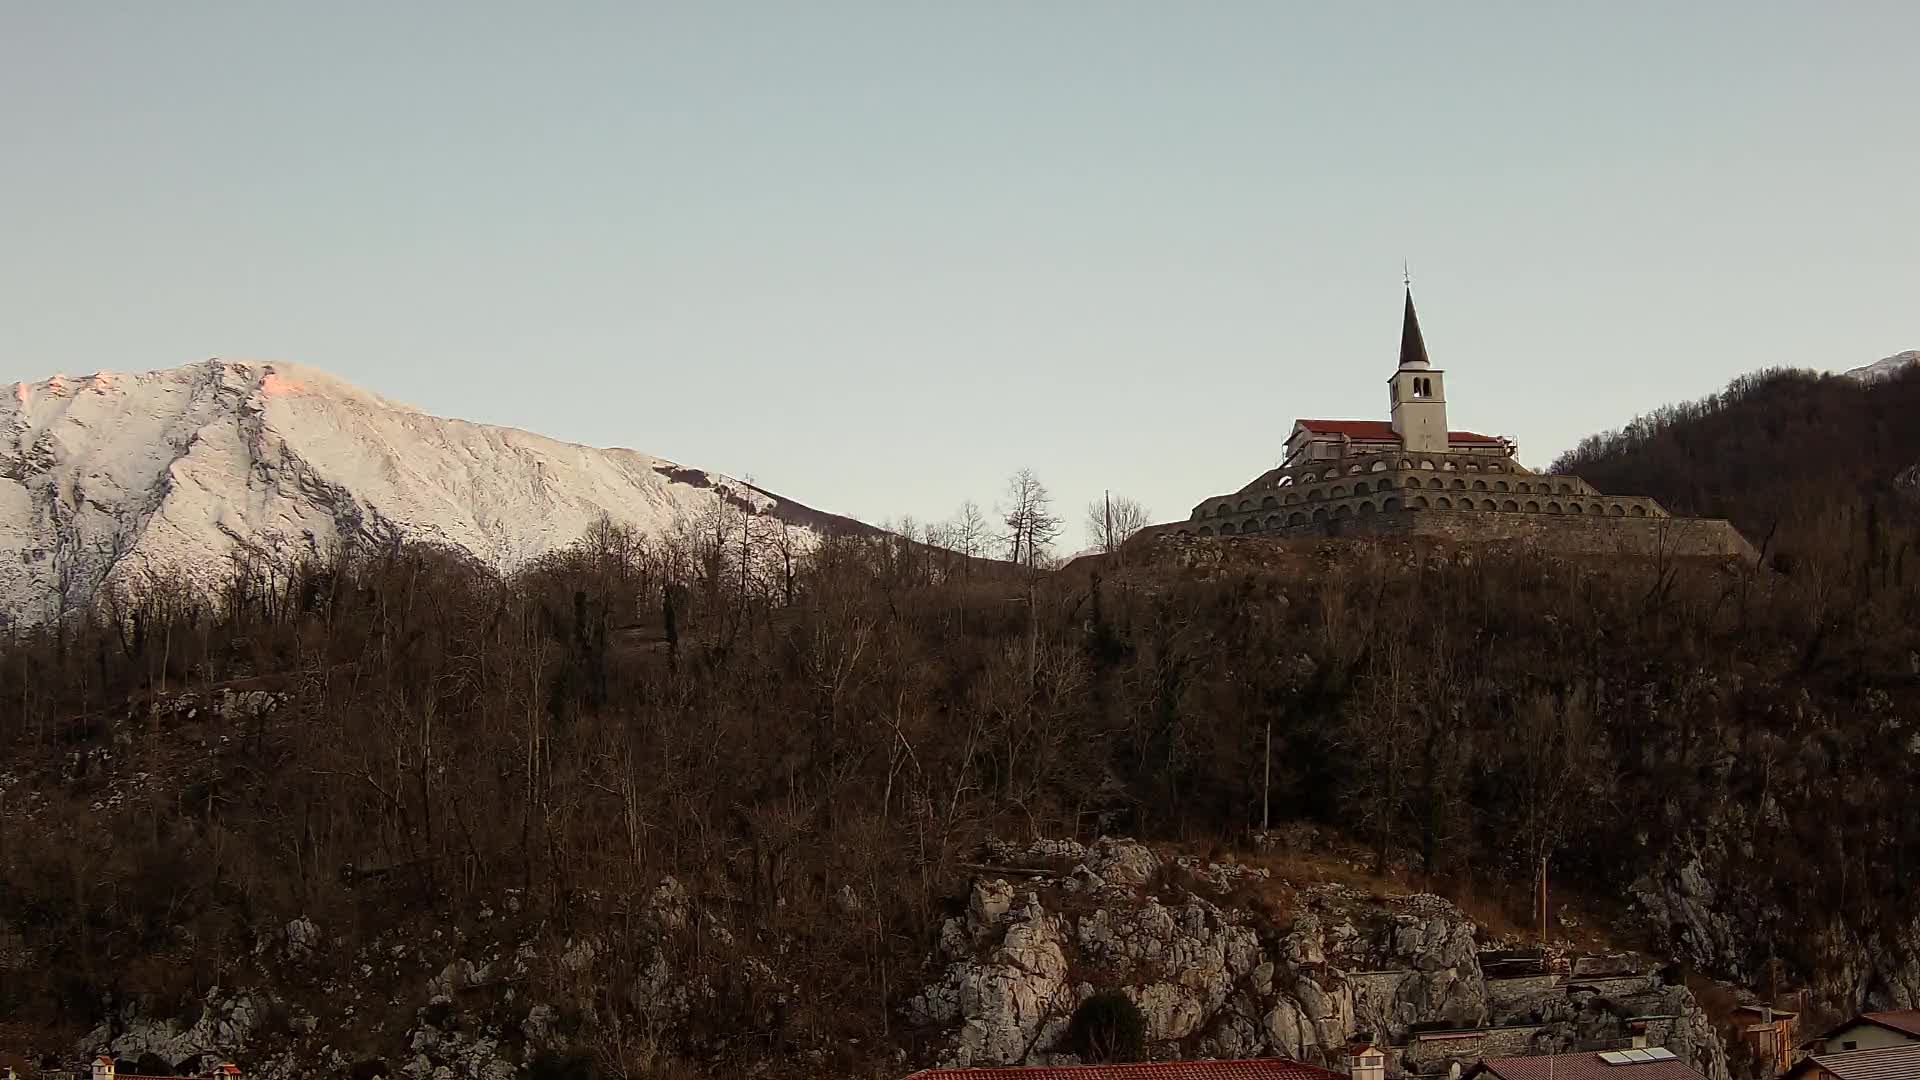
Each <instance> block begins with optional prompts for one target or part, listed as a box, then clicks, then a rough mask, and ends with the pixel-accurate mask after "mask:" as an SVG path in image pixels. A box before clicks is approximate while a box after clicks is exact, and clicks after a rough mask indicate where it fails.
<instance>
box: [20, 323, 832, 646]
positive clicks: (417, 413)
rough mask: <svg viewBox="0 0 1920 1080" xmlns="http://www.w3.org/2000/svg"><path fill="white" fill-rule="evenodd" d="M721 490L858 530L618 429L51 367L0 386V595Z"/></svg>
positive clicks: (803, 520)
mask: <svg viewBox="0 0 1920 1080" xmlns="http://www.w3.org/2000/svg"><path fill="white" fill-rule="evenodd" d="M716 502H722V503H725V504H730V505H731V506H733V507H736V508H739V509H743V510H746V511H748V512H750V513H752V514H755V515H764V516H766V517H768V518H770V519H772V520H774V521H779V522H784V523H785V524H787V525H789V526H797V527H799V528H801V529H803V530H805V531H806V532H807V533H809V534H815V533H819V532H822V531H825V530H829V529H834V528H864V526H861V525H860V524H859V523H857V522H854V521H852V520H851V519H848V518H843V517H839V516H837V515H833V514H828V513H825V512H823V511H819V510H816V509H814V508H812V507H809V506H806V505H804V504H801V503H797V502H794V501H793V500H790V499H787V498H785V497H783V496H779V495H776V494H774V493H772V492H769V491H766V490H764V489H761V488H759V487H756V486H754V485H752V484H749V483H747V482H745V481H742V480H739V479H737V478H735V477H732V476H728V475H726V474H723V473H716V472H710V471H708V470H704V469H700V468H697V467H694V466H689V465H684V464H682V463H680V462H677V461H673V460H671V459H668V458H662V457H657V456H655V455H652V454H647V453H645V452H642V451H639V450H633V449H629V448H625V447H610V448H603V447H591V446H586V445H583V444H579V443H571V442H566V441H564V440H560V439H554V438H551V437H549V436H545V435H540V434H538V433H535V432H530V431H525V430H523V429H519V428H512V427H504V426H499V425H491V424H481V423H476V422H473V421H468V420H463V419H460V418H456V417H441V416H436V415H434V414H431V413H428V412H426V411H424V410H422V409H420V408H418V407H416V406H413V405H410V404H406V403H402V402H398V401H395V400H392V399H389V398H386V397H384V396H382V395H380V394H377V393H374V392H372V391H369V390H365V389H363V388H361V387H359V386H356V385H354V384H352V383H349V382H347V381H345V380H343V379H340V378H338V377H336V376H333V375H331V374H329V373H327V372H325V371H322V370H320V369H318V368H313V367H309V366H306V365H302V364H295V363H287V362H282V361H254V360H229V359H220V358H214V359H210V360H206V361H202V362H199V363H195V364H188V365H183V366H180V367H174V368H162V369H156V370H153V371H146V372H138V373H115V372H96V373H93V374H90V375H86V376H80V377H72V376H65V375H55V376H52V377H50V378H47V379H44V380H41V381H39V382H35V383H26V382H20V383H16V384H15V385H14V386H13V388H12V392H11V393H10V394H7V395H6V396H5V397H3V398H0V611H4V612H5V613H7V614H9V615H11V616H12V617H13V618H15V619H18V620H20V621H25V622H37V621H41V620H44V619H46V618H51V617H57V616H58V615H60V614H62V613H64V612H66V611H70V610H74V609H76V608H78V607H81V606H84V605H85V604H86V603H88V602H90V601H91V600H93V599H94V598H96V597H98V596H100V595H101V594H102V593H103V591H112V590H115V589H121V588H136V589H137V588H138V587H139V586H140V584H141V583H142V582H150V581H153V580H157V579H161V578H165V577H169V576H181V577H184V578H186V579H188V580H190V581H192V582H194V583H195V584H197V585H201V586H207V585H212V584H215V583H216V582H217V581H219V580H221V579H223V578H224V577H226V576H228V575H230V574H231V571H232V564H233V560H234V557H235V556H236V555H243V554H244V555H251V556H256V557H260V558H264V559H268V560H274V559H286V558H293V557H300V556H313V555H323V554H325V553H327V552H329V551H331V550H334V549H336V548H338V547H342V546H353V545H363V544H369V543H372V544H390V543H395V542H403V541H414V542H427V543H434V544H438V545H440V546H444V547H448V548H452V549H455V550H459V551H462V552H465V553H466V554H468V555H470V556H472V557H474V558H476V559H478V560H479V561H481V562H483V563H486V564H489V565H493V566H496V567H501V568H511V567H513V566H517V565H521V564H524V563H525V562H526V561H528V560H529V559H532V558H536V557H538V556H540V555H543V554H545V553H547V552H550V551H553V550H556V549H559V548H562V547H565V546H566V545H567V544H570V543H572V542H573V541H575V540H577V539H578V538H579V537H580V536H581V535H583V534H584V533H585V532H586V531H587V529H588V528H589V527H590V526H591V525H592V524H593V523H594V522H595V521H596V520H598V519H599V518H600V516H601V515H602V514H605V515H606V516H607V517H608V518H609V519H610V520H611V521H613V522H614V523H615V524H619V525H624V526H628V527H631V528H635V529H638V530H641V531H645V532H650V533H666V532H671V531H673V530H674V529H676V528H679V527H682V526H683V525H684V524H685V523H687V522H689V521H691V520H693V519H694V518H695V517H697V516H699V515H700V514H702V513H705V512H707V511H708V510H709V509H710V508H711V507H713V506H714V505H715V504H716Z"/></svg>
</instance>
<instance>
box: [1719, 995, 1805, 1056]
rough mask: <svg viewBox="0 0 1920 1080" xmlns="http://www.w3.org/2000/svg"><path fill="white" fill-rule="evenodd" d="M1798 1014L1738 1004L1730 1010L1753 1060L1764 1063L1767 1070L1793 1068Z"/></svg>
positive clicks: (1766, 1007) (1768, 1007)
mask: <svg viewBox="0 0 1920 1080" xmlns="http://www.w3.org/2000/svg"><path fill="white" fill-rule="evenodd" d="M1799 1019H1800V1014H1799V1013H1795V1012H1789V1011H1787V1010H1786V1009H1776V1008H1774V1007H1773V1006H1771V1005H1741V1006H1739V1007H1737V1008H1735V1009H1734V1010H1733V1021H1734V1023H1735V1025H1737V1026H1738V1029H1739V1032H1740V1039H1741V1041H1742V1042H1745V1043H1746V1044H1747V1049H1748V1050H1749V1051H1751V1052H1752V1054H1753V1057H1754V1060H1755V1061H1764V1062H1767V1063H1768V1069H1767V1071H1768V1072H1770V1073H1782V1072H1786V1071H1787V1070H1788V1069H1790V1068H1792V1067H1793V1059H1794V1052H1793V1051H1794V1042H1795V1033H1794V1028H1795V1025H1796V1024H1797V1023H1798V1022H1799Z"/></svg>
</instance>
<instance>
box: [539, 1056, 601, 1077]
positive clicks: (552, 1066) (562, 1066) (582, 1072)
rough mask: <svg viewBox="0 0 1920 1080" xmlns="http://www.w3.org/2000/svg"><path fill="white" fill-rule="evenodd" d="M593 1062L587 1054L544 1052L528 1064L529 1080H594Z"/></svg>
mask: <svg viewBox="0 0 1920 1080" xmlns="http://www.w3.org/2000/svg"><path fill="white" fill-rule="evenodd" d="M593 1073H594V1069H593V1061H592V1059H590V1058H588V1057H587V1055H585V1054H563V1053H561V1052H559V1051H558V1050H542V1051H540V1053H539V1054H537V1055H535V1056H534V1059H533V1060H532V1061H531V1062H528V1063H527V1076H528V1080H593Z"/></svg>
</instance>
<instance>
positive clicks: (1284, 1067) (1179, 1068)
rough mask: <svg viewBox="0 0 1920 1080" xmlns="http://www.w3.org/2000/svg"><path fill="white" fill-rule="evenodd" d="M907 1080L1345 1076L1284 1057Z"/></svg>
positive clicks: (940, 1072) (938, 1072)
mask: <svg viewBox="0 0 1920 1080" xmlns="http://www.w3.org/2000/svg"><path fill="white" fill-rule="evenodd" d="M907 1080H1346V1074H1345V1073H1337V1072H1334V1071H1333V1070H1331V1069H1322V1068H1318V1067H1316V1066H1313V1065H1302V1064H1301V1063H1299V1062H1297V1061H1288V1060H1287V1059H1285V1058H1257V1059H1252V1060H1244V1061H1151V1062H1141V1063H1139V1064H1136V1065H1057V1066H1044V1067H1039V1068H1025V1069H1019V1068H1008V1069H928V1070H926V1071H924V1072H917V1073H914V1074H913V1075H912V1076H910V1077H908V1078H907Z"/></svg>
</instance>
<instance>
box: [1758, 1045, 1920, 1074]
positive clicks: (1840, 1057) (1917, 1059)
mask: <svg viewBox="0 0 1920 1080" xmlns="http://www.w3.org/2000/svg"><path fill="white" fill-rule="evenodd" d="M1816 1068H1818V1069H1819V1070H1820V1071H1821V1073H1823V1074H1825V1075H1828V1076H1832V1077H1835V1078H1836V1080H1913V1077H1915V1076H1920V1042H1911V1043H1901V1044H1899V1045H1898V1046H1883V1047H1880V1048H1879V1049H1877V1050H1849V1051H1847V1052H1846V1053H1844V1054H1815V1055H1814V1056H1813V1057H1810V1058H1807V1059H1806V1060H1804V1061H1802V1062H1800V1064H1798V1065H1795V1066H1794V1067H1793V1069H1792V1070H1791V1071H1790V1072H1788V1073H1787V1076H1788V1077H1789V1078H1796V1077H1802V1076H1807V1075H1809V1074H1811V1073H1812V1072H1813V1071H1814V1069H1816Z"/></svg>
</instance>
